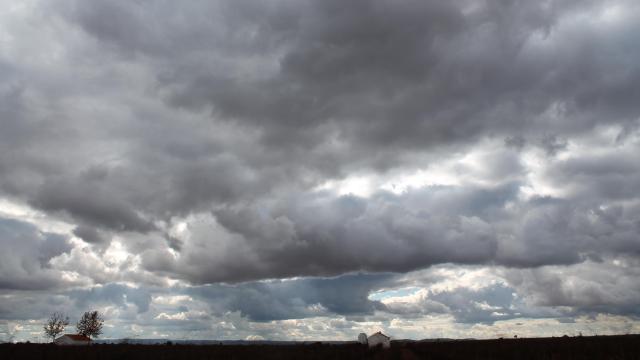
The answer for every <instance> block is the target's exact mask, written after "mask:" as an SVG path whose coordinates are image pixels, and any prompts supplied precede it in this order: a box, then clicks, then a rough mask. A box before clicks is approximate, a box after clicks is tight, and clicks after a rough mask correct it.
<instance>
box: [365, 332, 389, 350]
mask: <svg viewBox="0 0 640 360" xmlns="http://www.w3.org/2000/svg"><path fill="white" fill-rule="evenodd" d="M367 343H368V344H369V347H375V346H378V345H379V344H382V347H383V348H385V349H388V348H390V347H391V338H390V337H388V336H387V335H385V334H383V333H381V332H380V331H378V332H377V333H375V334H373V335H371V336H369V337H368V338H367Z"/></svg>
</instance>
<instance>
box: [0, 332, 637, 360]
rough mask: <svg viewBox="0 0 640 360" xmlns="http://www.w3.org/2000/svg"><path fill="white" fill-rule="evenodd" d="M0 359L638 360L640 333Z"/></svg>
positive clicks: (148, 348) (21, 350)
mask: <svg viewBox="0 0 640 360" xmlns="http://www.w3.org/2000/svg"><path fill="white" fill-rule="evenodd" d="M0 358H1V359H7V360H12V359H16V360H17V359H25V360H29V359H38V360H42V359H65V360H76V359H77V360H80V359H82V360H93V359H96V360H97V359H154V360H173V359H523V360H526V359H531V360H537V359H568V360H570V359H640V335H621V336H585V337H560V338H535V339H496V340H453V341H394V342H393V343H392V347H391V349H388V350H383V349H368V348H367V347H365V346H362V345H359V344H355V343H346V344H323V343H312V344H296V345H266V344H256V345H175V344H174V345H131V344H94V345H91V346H78V347H61V346H55V345H51V344H28V343H26V344H0Z"/></svg>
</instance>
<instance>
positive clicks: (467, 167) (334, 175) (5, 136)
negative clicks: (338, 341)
mask: <svg viewBox="0 0 640 360" xmlns="http://www.w3.org/2000/svg"><path fill="white" fill-rule="evenodd" d="M639 10H640V8H639V7H638V5H637V4H635V2H633V1H629V0H617V1H613V0H612V1H605V2H601V1H546V2H517V1H516V2H514V1H485V2H472V1H467V0H456V1H449V2H442V1H414V0H408V1H403V2H400V3H398V2H394V1H388V0H373V1H349V2H345V1H339V0H328V1H321V2H316V1H306V0H303V1H289V0H276V1H269V2H258V1H255V2H237V1H230V0H220V1H194V2H190V3H188V4H182V3H181V4H179V5H178V4H177V3H176V2H173V1H160V2H154V3H153V4H152V3H150V2H145V1H142V2H131V1H120V0H118V1H102V0H101V1H92V2H86V1H78V0H56V1H51V2H44V1H42V2H40V1H35V2H34V5H33V7H27V8H23V7H15V8H13V7H12V8H11V10H10V11H7V12H6V13H3V14H0V17H1V18H0V24H2V25H0V32H1V33H2V34H5V35H6V36H5V35H3V40H2V41H3V51H2V53H1V54H0V125H1V128H2V131H0V201H5V200H6V201H7V204H9V205H6V207H7V208H6V209H4V208H3V207H4V206H5V205H4V204H5V203H0V216H2V217H3V218H4V216H5V215H4V214H5V213H6V214H12V215H11V217H12V218H16V217H20V216H23V215H24V216H25V217H27V216H28V217H29V219H28V220H27V219H24V221H22V220H8V219H1V220H0V245H2V246H3V248H5V249H11V252H12V254H13V255H8V254H9V252H4V255H0V259H1V260H2V262H0V288H2V289H5V290H7V291H18V289H20V291H22V290H27V289H28V290H29V291H36V290H41V289H58V290H60V291H63V290H62V289H64V291H67V290H70V289H69V287H72V286H74V285H79V284H82V285H84V286H95V285H97V284H101V286H102V287H101V288H96V290H93V293H90V294H84V293H82V291H80V290H78V291H79V292H78V293H74V294H75V295H74V296H76V297H77V299H78V300H77V301H78V304H80V305H85V304H86V305H87V306H89V305H92V304H93V303H94V302H95V303H96V304H98V303H100V299H104V303H105V304H106V303H113V304H116V305H117V306H116V307H117V308H119V309H121V310H122V309H128V304H130V303H133V304H135V305H136V306H135V308H136V309H137V310H138V311H140V312H142V313H146V311H147V310H146V309H148V308H149V306H150V305H149V296H150V295H149V294H148V293H147V292H145V290H139V291H138V290H135V289H134V288H129V287H126V288H125V287H123V285H117V284H115V282H118V283H128V284H130V283H135V284H138V285H140V286H150V285H152V286H164V285H166V284H167V283H169V280H178V283H179V284H180V286H188V285H193V286H197V287H199V289H200V290H198V291H199V292H198V291H196V290H194V294H195V293H197V294H198V296H201V297H202V298H205V299H210V300H209V302H210V303H211V309H213V310H214V311H216V312H217V313H219V314H223V313H225V311H231V312H239V313H240V314H242V316H246V317H248V318H250V319H252V320H259V321H267V320H273V319H286V318H303V317H308V316H311V315H313V314H315V312H314V311H320V312H322V311H325V312H326V313H327V314H340V315H341V316H342V315H344V316H372V315H371V314H372V313H375V311H382V310H384V309H383V308H382V307H379V306H380V304H378V303H375V302H372V301H369V300H367V298H366V296H367V295H366V294H368V292H370V291H371V290H372V289H374V288H375V287H377V286H382V285H380V283H378V282H377V280H376V281H373V280H371V282H368V281H369V280H366V281H365V280H362V281H363V283H360V282H359V281H360V280H358V279H361V278H360V277H357V276H356V277H349V276H347V277H345V278H337V279H333V280H328V279H304V280H300V281H298V282H292V283H289V282H287V281H284V280H278V279H282V278H296V277H307V276H308V277H327V276H340V275H343V274H345V273H352V272H364V273H378V272H381V273H388V272H393V273H406V272H410V271H414V270H419V269H428V268H430V267H433V266H436V265H438V264H452V266H464V265H469V264H475V265H481V266H487V267H490V268H494V269H495V268H500V269H502V267H504V268H505V269H507V270H508V273H505V274H504V278H505V279H508V283H509V286H510V287H511V288H512V289H513V290H514V291H515V292H516V293H518V294H519V296H522V297H523V298H527V297H528V298H529V299H530V298H533V299H534V300H535V301H534V303H535V306H536V307H547V308H560V307H575V309H577V310H576V311H575V312H573V313H572V312H568V313H567V314H570V315H571V316H573V315H576V314H581V313H594V312H598V311H600V312H606V313H613V314H626V315H628V314H633V311H631V310H630V309H631V308H632V307H633V306H635V305H636V303H635V302H634V301H632V300H630V299H631V295H633V294H635V293H634V292H633V291H635V290H634V289H635V288H636V287H635V286H634V283H633V281H632V280H630V279H631V276H630V275H628V274H634V272H635V270H636V269H637V268H638V265H637V258H638V254H639V253H640V247H639V244H638V241H637V239H638V234H639V233H640V225H639V222H638V221H639V220H638V219H639V218H640V198H639V197H638V195H637V189H638V188H639V186H640V167H639V166H638V163H637V161H634V160H633V159H635V158H636V157H637V153H638V151H639V149H640V142H639V141H638V139H639V138H640V137H639V136H640V133H639V129H640V127H639V125H638V121H639V120H638V119H639V114H640V107H639V106H640V105H639V103H638V101H637V99H638V98H639V95H640V94H639V92H640V85H639V84H640V81H638V80H639V77H640V67H639V65H638V64H640V61H638V60H640V58H639V57H640V51H639V48H638V42H637V41H636V36H635V34H637V33H638V30H640V29H638V24H640V21H638V20H640V11H639ZM416 172H417V173H422V174H423V175H424V177H426V178H428V179H426V180H424V181H422V183H420V184H416V185H408V186H407V187H406V189H403V190H402V191H397V192H391V191H388V190H384V189H388V187H385V188H384V189H381V186H382V185H383V184H385V185H386V184H387V182H395V181H396V180H397V179H396V177H397V176H396V175H398V176H400V177H405V178H407V177H410V176H413V175H414V174H415V173H416ZM442 173H446V176H444V175H442ZM425 174H426V175H425ZM358 177H362V178H366V179H368V180H371V182H372V189H371V191H370V192H368V193H367V194H366V195H346V194H345V191H342V190H343V189H337V188H332V186H331V184H336V183H338V184H339V183H340V182H341V181H342V180H345V179H346V180H352V179H353V178H358ZM399 182H401V181H399ZM394 186H395V185H394ZM358 190H362V189H358ZM347 193H348V191H347ZM365 193H366V191H365ZM12 204H18V205H19V206H24V207H26V208H29V209H28V211H21V210H20V211H17V210H15V209H14V208H13V207H12V206H13V205H12ZM18 205H16V206H18ZM27 213H28V214H29V215H25V214H27ZM16 214H18V215H16ZM20 214H22V215H20ZM7 216H8V215H7ZM50 222H61V223H63V224H64V225H63V226H62V227H61V228H64V229H67V230H60V233H59V234H58V233H57V232H58V230H56V231H55V232H56V233H55V234H54V233H52V232H49V231H45V230H43V229H48V228H49V226H50ZM71 234H73V235H75V236H77V237H79V238H81V239H82V240H83V241H84V242H85V243H87V244H90V245H92V246H86V244H82V243H80V242H78V241H77V239H73V238H71V237H70V236H71ZM622 259H624V264H627V265H625V266H626V267H624V270H620V269H619V267H620V266H621V265H615V266H614V265H611V264H613V262H614V261H623V260H622ZM582 267H584V269H583V268H582ZM550 269H551V270H550ZM562 269H583V270H584V272H585V273H589V274H591V273H593V274H594V275H593V278H594V279H595V280H594V283H593V284H590V285H584V284H583V285H584V286H582V287H580V288H575V287H572V285H571V283H570V282H567V281H566V280H565V279H564V278H563V276H562V274H559V273H558V272H561V271H560V270H562ZM595 269H600V270H601V271H602V272H603V273H605V274H619V275H620V276H621V279H624V286H626V287H627V288H628V289H631V290H633V291H632V292H625V291H622V290H620V289H621V286H622V285H620V284H617V285H616V286H612V288H608V287H607V286H605V283H606V284H607V285H608V284H609V283H610V282H611V281H613V280H614V279H611V278H608V277H606V276H598V274H596V270H595ZM507 270H505V271H507ZM567 271H568V272H569V273H570V272H571V271H572V270H567ZM63 272H64V273H63ZM61 274H65V276H64V277H63V276H61ZM367 276H373V277H375V276H374V275H367ZM367 276H363V277H362V279H367ZM575 276H577V277H578V278H580V279H582V278H581V277H579V276H578V275H575ZM71 278H72V279H76V280H74V281H71V280H66V279H71ZM78 279H79V280H78ZM262 279H270V280H271V282H265V283H261V282H256V281H257V280H262ZM247 281H250V282H251V281H253V282H251V283H242V282H247ZM380 281H382V280H380ZM407 281H408V280H407ZM620 281H621V282H622V280H620ZM220 283H227V285H221V284H220ZM241 283H242V284H241ZM229 284H233V285H229ZM581 284H582V283H581ZM600 285H601V286H600ZM201 286H204V287H201ZM598 286H600V288H599V287H598ZM349 287H353V291H352V292H348V291H347V288H349ZM604 288H607V291H608V292H609V294H607V292H606V291H603V290H602V289H604ZM9 289H10V290H9ZM327 289H340V290H341V291H345V293H349V294H351V296H353V298H354V299H358V301H360V304H356V303H355V302H349V301H347V300H345V299H344V298H342V297H338V298H336V299H332V298H331V296H330V291H328V290H327ZM483 291H484V290H483ZM508 291H509V290H507V289H506V288H500V287H496V288H492V289H487V290H486V292H478V291H470V290H469V291H467V290H460V291H459V292H458V293H442V294H440V295H438V296H439V297H440V298H439V300H437V301H436V300H435V299H430V300H429V301H430V302H429V303H425V304H424V307H425V308H426V309H428V311H434V312H438V311H445V310H444V308H443V306H445V305H446V306H448V309H449V310H448V311H452V312H453V313H454V314H455V315H453V316H454V317H455V319H456V320H457V321H461V322H490V321H492V320H491V319H493V317H491V316H490V313H487V312H486V311H485V310H482V309H480V310H478V309H473V306H475V305H474V304H475V303H477V302H482V301H486V302H487V304H489V303H491V304H494V303H492V302H491V301H494V300H495V304H497V305H500V306H501V308H502V309H503V310H504V311H502V312H504V313H505V314H507V315H505V318H511V317H512V316H518V315H516V311H515V310H509V311H507V310H506V303H504V304H503V303H502V302H500V301H503V300H504V301H506V300H505V299H506V298H507V297H508V296H507V295H508V294H507V292H508ZM305 293H308V295H300V296H296V294H305ZM610 294H613V295H610ZM630 294H631V295H630ZM434 296H435V295H434ZM125 297H126V299H129V300H125ZM130 298H131V299H130ZM498 298H500V299H502V300H500V299H498ZM83 299H85V300H83ZM585 299H588V300H585ZM490 300H491V301H490ZM445 303H446V304H445ZM259 304H269V307H264V306H263V307H262V308H261V307H260V305H259ZM317 304H320V305H318V306H319V307H318V309H324V310H317V309H316V308H314V305H317ZM456 304H457V305H456ZM495 304H494V305H495ZM497 305H496V306H497ZM528 305H530V304H528ZM456 306H457V307H456ZM491 306H493V305H491ZM12 309H13V310H11V309H9V310H2V312H0V313H1V314H2V316H1V317H2V318H5V319H8V318H10V317H11V316H12V315H10V313H12V312H14V311H15V308H12ZM314 309H315V310H314ZM405 310H407V309H405ZM414 310H415V311H418V312H420V313H426V312H425V310H424V309H423V310H419V309H418V310H416V309H415V308H414V307H411V308H410V309H408V310H407V311H414ZM122 311H125V310H122ZM269 311H273V314H272V315H270V314H269V313H268V312H269ZM482 311H485V312H482ZM487 311H488V310H487ZM536 311H537V312H526V311H519V312H520V313H522V314H529V315H531V316H534V315H535V314H547V315H549V316H554V314H555V313H551V314H550V313H545V312H544V311H538V310H536ZM397 313H398V314H400V313H401V312H400V311H399V310H398V312H397ZM363 314H364V315H363ZM488 314H489V315H488ZM547 315H540V316H547ZM170 320H171V319H164V320H163V321H167V322H169V321H170ZM171 321H173V320H171ZM192 325H193V326H194V327H201V326H203V325H202V323H201V322H198V321H196V322H194V323H193V324H192Z"/></svg>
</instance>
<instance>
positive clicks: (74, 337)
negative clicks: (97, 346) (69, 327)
mask: <svg viewBox="0 0 640 360" xmlns="http://www.w3.org/2000/svg"><path fill="white" fill-rule="evenodd" d="M62 336H66V337H68V338H71V340H76V341H91V339H89V338H88V337H86V336H84V335H79V334H64V335H62Z"/></svg>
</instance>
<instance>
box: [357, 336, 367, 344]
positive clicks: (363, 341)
mask: <svg viewBox="0 0 640 360" xmlns="http://www.w3.org/2000/svg"><path fill="white" fill-rule="evenodd" d="M358 342H359V343H360V344H362V345H367V344H368V343H369V342H368V341H367V334H365V333H360V334H359V335H358Z"/></svg>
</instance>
